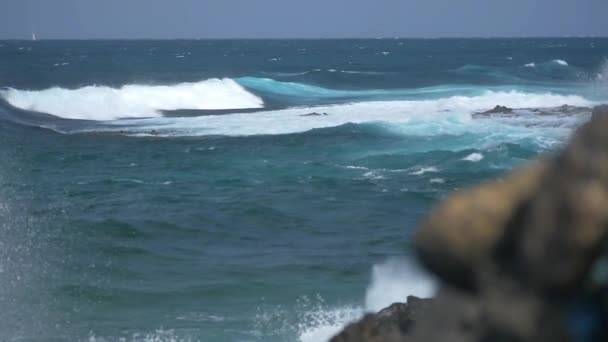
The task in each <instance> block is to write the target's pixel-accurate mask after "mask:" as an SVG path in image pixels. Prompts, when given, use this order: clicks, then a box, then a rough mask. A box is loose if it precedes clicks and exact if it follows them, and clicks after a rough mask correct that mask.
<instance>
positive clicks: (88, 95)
mask: <svg viewBox="0 0 608 342" xmlns="http://www.w3.org/2000/svg"><path fill="white" fill-rule="evenodd" d="M0 95H1V96H2V97H3V98H4V99H5V100H6V101H7V102H8V103H10V104H11V105H12V106H14V107H17V108H20V109H24V110H29V111H36V112H42V113H47V114H52V115H55V116H58V117H61V118H66V119H86V120H113V119H119V118H142V117H158V116H161V111H163V110H178V109H200V110H204V109H245V108H262V107H263V106H264V102H263V101H262V99H260V98H259V97H258V96H256V95H254V94H252V93H250V92H248V91H247V90H245V89H244V88H243V87H242V86H241V85H239V84H238V83H237V82H235V81H234V80H232V79H228V78H226V79H209V80H205V81H201V82H194V83H180V84H175V85H162V86H160V85H159V86H151V85H125V86H122V87H120V88H111V87H106V86H95V85H93V86H87V87H83V88H78V89H66V88H58V87H55V88H50V89H45V90H19V89H13V88H7V89H4V90H0Z"/></svg>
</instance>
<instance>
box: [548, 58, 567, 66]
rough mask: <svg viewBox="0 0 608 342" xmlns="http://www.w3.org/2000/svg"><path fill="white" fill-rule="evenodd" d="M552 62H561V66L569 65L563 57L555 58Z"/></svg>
mask: <svg viewBox="0 0 608 342" xmlns="http://www.w3.org/2000/svg"><path fill="white" fill-rule="evenodd" d="M551 62H553V63H555V64H559V65H561V66H568V62H566V61H565V60H563V59H554V60H552V61H551Z"/></svg>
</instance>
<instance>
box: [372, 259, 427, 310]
mask: <svg viewBox="0 0 608 342" xmlns="http://www.w3.org/2000/svg"><path fill="white" fill-rule="evenodd" d="M436 291H437V283H436V281H435V280H434V279H432V278H431V277H430V276H429V275H428V274H427V273H426V272H424V271H423V270H422V269H421V268H420V267H419V266H418V265H417V264H415V263H414V262H412V261H410V260H408V259H405V258H390V259H388V260H387V261H385V262H384V263H382V264H379V265H374V267H373V268H372V277H371V283H370V285H369V286H368V288H367V293H366V294H365V309H366V310H367V311H373V312H376V311H379V310H381V309H383V308H385V307H387V306H389V305H391V304H393V303H396V302H401V303H402V302H405V300H406V299H407V296H410V295H412V296H417V297H421V298H430V297H433V296H434V295H435V292H436Z"/></svg>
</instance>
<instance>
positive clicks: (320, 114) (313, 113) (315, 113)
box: [300, 112, 329, 116]
mask: <svg viewBox="0 0 608 342" xmlns="http://www.w3.org/2000/svg"><path fill="white" fill-rule="evenodd" d="M327 115H329V114H327V113H317V112H312V113H308V114H302V115H300V116H327Z"/></svg>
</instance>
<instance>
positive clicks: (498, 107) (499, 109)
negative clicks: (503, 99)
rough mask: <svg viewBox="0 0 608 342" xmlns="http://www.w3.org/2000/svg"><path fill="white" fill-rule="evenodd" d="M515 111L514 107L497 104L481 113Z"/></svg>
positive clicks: (507, 112) (509, 112) (508, 112)
mask: <svg viewBox="0 0 608 342" xmlns="http://www.w3.org/2000/svg"><path fill="white" fill-rule="evenodd" d="M511 113H513V108H509V107H505V106H501V105H497V106H496V107H494V108H492V109H490V110H487V111H485V112H481V113H479V114H511Z"/></svg>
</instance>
